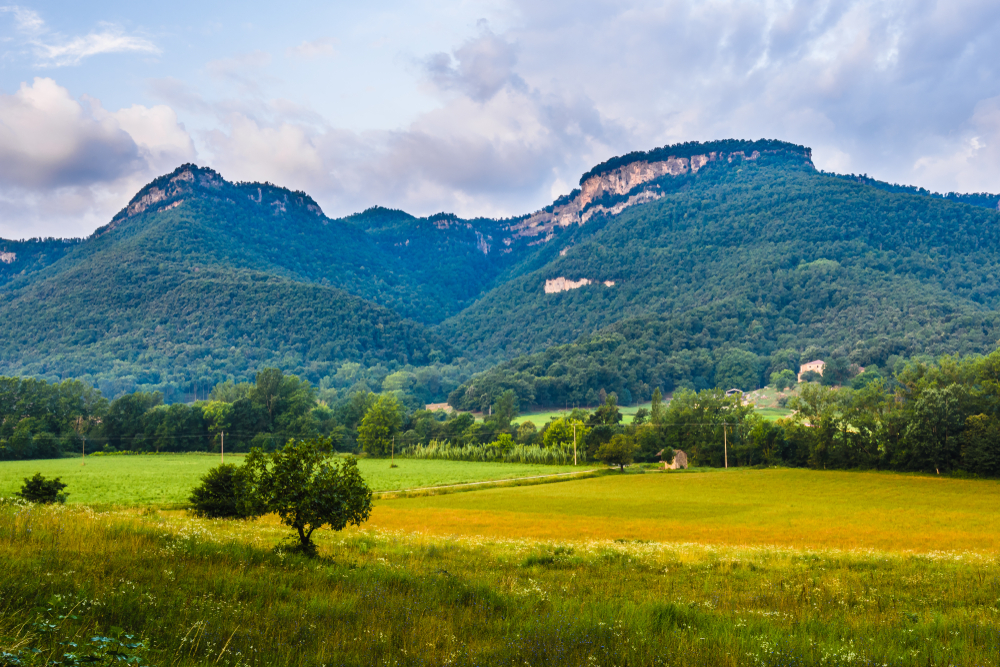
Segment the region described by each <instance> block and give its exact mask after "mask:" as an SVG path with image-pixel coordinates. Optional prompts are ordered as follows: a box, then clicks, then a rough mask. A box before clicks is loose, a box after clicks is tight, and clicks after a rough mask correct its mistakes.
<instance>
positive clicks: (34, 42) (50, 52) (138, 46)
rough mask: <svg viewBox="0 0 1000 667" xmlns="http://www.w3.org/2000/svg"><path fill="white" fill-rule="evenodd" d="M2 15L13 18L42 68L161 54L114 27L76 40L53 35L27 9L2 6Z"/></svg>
mask: <svg viewBox="0 0 1000 667" xmlns="http://www.w3.org/2000/svg"><path fill="white" fill-rule="evenodd" d="M0 12H3V13H9V14H11V15H13V17H14V21H15V24H16V26H17V29H18V31H19V32H20V33H21V35H22V38H23V40H24V42H25V44H26V45H28V46H30V48H31V50H32V51H33V53H34V54H35V57H36V59H37V61H38V62H37V64H38V65H40V66H50V67H63V66H66V65H78V64H79V63H80V62H81V61H82V60H83V59H84V58H89V57H91V56H96V55H101V54H105V53H151V54H157V53H160V49H159V48H158V47H157V46H156V45H155V44H153V43H152V42H150V41H149V40H147V39H144V38H142V37H138V36H135V35H127V34H125V33H124V32H123V31H122V30H121V29H120V28H118V27H117V26H115V25H111V24H107V25H105V26H103V29H101V30H99V31H96V32H90V33H88V34H86V35H82V36H76V37H65V36H64V35H60V34H57V33H52V32H51V31H50V30H49V29H48V27H47V26H46V24H45V21H44V20H43V19H42V17H41V16H40V15H39V14H38V13H37V12H35V11H33V10H30V9H26V8H24V7H18V6H9V7H0Z"/></svg>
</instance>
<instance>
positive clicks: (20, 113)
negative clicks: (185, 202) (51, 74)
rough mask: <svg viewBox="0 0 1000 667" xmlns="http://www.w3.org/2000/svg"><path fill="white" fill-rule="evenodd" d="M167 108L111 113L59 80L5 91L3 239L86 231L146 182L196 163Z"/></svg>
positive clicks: (0, 138)
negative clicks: (76, 96) (78, 97)
mask: <svg viewBox="0 0 1000 667" xmlns="http://www.w3.org/2000/svg"><path fill="white" fill-rule="evenodd" d="M194 157H195V151H194V147H193V144H192V142H191V139H190V137H189V136H188V135H187V132H186V131H185V130H184V128H183V126H182V125H180V124H179V123H178V122H177V117H176V114H175V113H174V112H173V110H171V109H170V108H168V107H165V106H156V107H152V108H146V107H143V106H140V105H134V106H132V107H129V108H126V109H122V110H120V111H117V112H114V113H111V112H108V111H106V110H105V109H104V108H103V107H102V106H101V103H100V101H99V100H96V99H91V98H84V99H83V101H82V102H81V101H78V100H76V99H74V98H73V97H72V96H71V95H70V94H69V91H68V90H66V89H65V88H63V87H62V86H60V85H59V84H57V83H56V82H55V81H53V80H52V79H47V78H36V79H35V80H34V81H33V82H32V84H31V85H28V84H26V83H24V84H21V86H20V88H19V89H18V90H17V91H16V92H15V93H13V94H10V95H3V94H0V220H2V223H0V237H15V238H20V237H24V236H48V235H54V236H62V235H65V234H67V233H77V234H84V233H87V232H89V231H90V230H92V229H94V228H95V227H97V226H100V225H102V224H105V223H107V221H108V220H109V219H110V218H111V216H113V215H114V214H115V213H116V212H117V211H118V210H119V209H120V208H121V207H122V205H124V203H125V202H127V201H128V200H129V199H130V198H131V197H132V195H133V194H134V193H135V192H136V191H137V190H138V189H139V188H141V187H142V186H143V185H144V184H145V183H146V182H147V181H149V180H151V179H152V178H153V177H154V176H157V175H159V174H160V173H162V172H164V171H169V170H170V169H173V168H174V167H176V166H177V165H178V164H180V163H182V162H185V161H189V160H192V159H194Z"/></svg>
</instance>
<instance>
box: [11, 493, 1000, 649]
mask: <svg viewBox="0 0 1000 667" xmlns="http://www.w3.org/2000/svg"><path fill="white" fill-rule="evenodd" d="M663 477H664V478H665V479H672V480H676V479H680V478H682V477H683V476H681V475H676V476H674V475H672V476H666V475H664V476H663ZM689 477H695V475H690V476H689ZM698 477H702V478H709V477H722V475H698ZM733 477H734V478H735V476H733ZM606 479H607V480H608V483H617V484H618V485H621V487H620V488H621V493H620V494H619V495H621V496H626V495H632V494H634V493H635V492H636V489H635V488H633V487H631V486H630V484H631V483H632V479H629V478H628V477H608V478H606ZM744 480H745V481H746V480H747V478H744ZM601 481H604V480H601ZM575 485H584V483H582V482H567V483H565V484H558V485H552V487H548V488H556V487H560V488H567V487H571V486H575ZM605 490H607V489H605ZM519 491H520V490H519V489H508V490H507V491H506V492H505V493H511V492H513V494H514V495H515V496H516V495H518V492H519ZM969 491H971V492H972V494H973V495H975V493H974V487H969ZM482 493H483V492H475V493H467V494H460V495H461V496H463V497H464V498H466V499H471V498H472V497H474V496H480V495H481V494H482ZM487 495H489V494H487ZM583 495H584V496H587V495H588V494H587V493H586V492H585V493H584V494H583ZM457 497H458V496H451V498H457ZM495 500H499V501H500V502H503V499H502V498H496V499H495ZM389 504H392V503H389ZM552 512H553V514H554V515H558V514H566V512H567V508H566V507H565V506H560V507H556V508H552ZM662 512H663V513H664V514H667V513H669V508H664V509H663V510H662ZM541 514H542V513H541V512H540V511H539V510H538V509H537V508H536V510H535V512H534V517H535V518H538V517H540V516H541ZM434 517H435V515H434V514H433V513H431V514H430V515H429V519H430V520H431V522H433V521H434ZM422 523H423V521H422V520H421V519H420V518H419V517H416V516H415V517H413V520H412V522H411V523H410V524H409V525H408V526H407V528H406V529H405V530H400V531H394V530H385V529H377V528H370V527H369V528H366V529H364V530H351V531H346V532H345V533H342V534H333V533H330V532H329V531H324V532H323V533H322V534H321V535H319V537H318V542H319V546H320V553H321V558H319V559H317V560H306V559H302V558H300V557H298V556H294V555H290V554H287V553H284V552H282V551H274V550H273V549H274V547H275V546H277V545H279V544H280V543H281V540H282V538H283V537H285V536H287V535H288V532H289V531H288V529H286V528H284V527H283V526H280V525H278V524H277V523H276V522H275V521H274V520H273V518H265V519H262V520H260V521H258V522H255V523H244V522H227V521H205V520H197V519H192V518H190V517H188V516H186V515H185V513H184V512H182V511H165V512H156V511H149V510H147V511H143V510H141V509H132V510H114V511H111V512H104V513H95V512H92V511H89V510H88V509H87V508H83V507H70V506H65V507H54V508H40V507H30V508H22V507H16V506H12V505H9V504H8V505H6V506H0V559H2V560H3V562H4V567H3V568H2V570H0V651H7V652H8V653H11V654H15V655H20V659H21V662H20V663H14V662H8V663H7V664H31V665H43V664H54V663H55V662H56V661H60V663H61V664H85V663H84V662H83V661H82V660H80V661H73V660H67V659H65V657H64V654H65V653H66V652H71V653H72V654H73V656H75V658H74V660H79V659H80V658H81V657H82V656H85V655H96V656H101V655H107V650H108V648H109V647H111V648H114V649H115V650H117V651H118V652H119V653H120V654H122V655H123V656H131V657H133V658H134V659H135V660H137V661H138V662H133V663H132V664H150V665H172V666H173V665H176V666H178V667H179V666H186V665H209V664H214V665H230V666H235V665H262V666H263V665H268V666H270V665H296V666H298V665H301V666H305V665H317V666H318V665H357V666H361V665H366V666H367V665H385V666H388V665H403V666H410V665H413V666H416V665H441V666H445V665H466V666H470V667H471V666H472V665H483V666H485V665H504V666H514V665H518V666H521V665H532V666H535V665H573V666H579V665H588V666H589V665H594V666H598V667H604V666H607V667H611V666H612V665H619V666H620V665H630V666H639V665H676V666H685V665H724V666H726V667H736V666H739V665H773V666H779V665H781V666H786V665H788V666H790V665H795V666H816V667H821V666H822V667H827V666H840V665H893V666H907V667H909V666H913V667H917V666H921V665H983V666H990V665H997V664H998V655H1000V651H998V648H1000V609H998V607H1000V584H998V581H1000V567H998V563H997V558H996V554H995V553H994V554H989V555H980V554H974V553H968V552H965V553H955V552H937V553H929V554H904V553H897V552H892V551H890V552H879V551H840V550H808V549H788V548H775V547H753V546H741V547H725V546H713V545H699V544H690V543H689V544H683V543H677V542H667V543H656V542H649V543H647V542H640V541H631V540H614V541H613V540H610V539H590V540H580V539H558V540H556V539H552V540H537V539H528V538H486V537H481V536H477V537H436V536H427V535H421V534H419V533H415V532H413V529H414V528H417V527H419V526H421V525H422ZM966 528H967V529H968V528H969V527H968V526H967V527H966ZM802 530H803V532H802V535H803V536H807V535H808V530H807V528H806V527H803V529H802ZM984 530H986V531H987V532H992V531H993V529H992V527H985V528H984ZM942 546H944V545H942ZM126 635H131V638H130V639H129V638H127V637H126ZM117 642H121V643H117ZM34 651H37V653H34ZM119 657H121V656H119ZM102 664H111V663H110V661H109V660H107V658H105V662H104V663H102Z"/></svg>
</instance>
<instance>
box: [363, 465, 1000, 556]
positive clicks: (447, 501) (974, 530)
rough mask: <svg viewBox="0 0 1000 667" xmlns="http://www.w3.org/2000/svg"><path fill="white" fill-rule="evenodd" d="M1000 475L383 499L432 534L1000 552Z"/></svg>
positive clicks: (705, 481) (820, 475) (664, 477)
mask: <svg viewBox="0 0 1000 667" xmlns="http://www.w3.org/2000/svg"><path fill="white" fill-rule="evenodd" d="M998 520H1000V482H996V481H984V480H960V479H947V478H936V477H928V476H911V475H899V474H889V473H862V472H826V471H815V470H794V469H771V470H730V471H719V472H708V473H701V474H697V473H648V474H644V475H639V474H627V475H608V476H604V477H598V478H594V479H586V480H580V481H572V482H563V483H559V484H548V485H542V486H531V487H517V488H502V489H487V490H481V491H476V492H474V493H459V494H452V495H442V496H428V497H417V498H400V499H387V500H382V501H379V502H378V503H377V505H376V508H375V511H374V513H373V514H372V519H371V521H370V523H369V526H370V527H375V528H382V529H388V530H401V531H416V532H422V533H425V534H428V535H461V536H477V535H481V536H486V537H497V538H508V537H518V538H534V539H538V540H558V541H564V540H569V541H573V540H581V541H583V540H591V539H621V540H648V541H658V542H674V543H677V542H681V543H683V542H698V543H702V544H723V545H734V546H739V545H779V546H783V547H794V548H807V549H830V548H832V549H874V550H879V551H897V552H898V551H913V552H925V553H926V552H935V551H973V552H980V553H1000V530H998V526H1000V523H998Z"/></svg>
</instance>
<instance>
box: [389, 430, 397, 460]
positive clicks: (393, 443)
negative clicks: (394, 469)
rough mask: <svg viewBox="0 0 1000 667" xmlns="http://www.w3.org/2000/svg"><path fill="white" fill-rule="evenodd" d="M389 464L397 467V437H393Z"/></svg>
mask: <svg viewBox="0 0 1000 667" xmlns="http://www.w3.org/2000/svg"><path fill="white" fill-rule="evenodd" d="M389 464H390V465H396V436H392V454H391V455H390V457H389Z"/></svg>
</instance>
